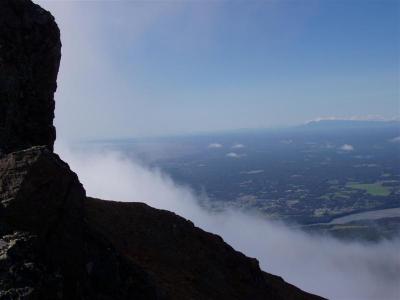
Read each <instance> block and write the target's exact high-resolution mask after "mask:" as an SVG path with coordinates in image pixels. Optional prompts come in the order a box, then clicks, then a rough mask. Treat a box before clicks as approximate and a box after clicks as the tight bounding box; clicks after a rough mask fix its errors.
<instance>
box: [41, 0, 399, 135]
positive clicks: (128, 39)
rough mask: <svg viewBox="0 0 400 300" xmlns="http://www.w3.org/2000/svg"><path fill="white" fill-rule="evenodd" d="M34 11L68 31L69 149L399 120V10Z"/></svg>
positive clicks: (97, 5) (65, 94)
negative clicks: (101, 142)
mask: <svg viewBox="0 0 400 300" xmlns="http://www.w3.org/2000/svg"><path fill="white" fill-rule="evenodd" d="M35 2H36V3H38V4H40V5H41V6H42V7H44V8H45V9H47V10H49V11H50V12H51V13H52V14H53V15H54V16H55V18H56V21H57V23H58V25H59V27H60V30H61V39H62V43H63V48H62V62H61V68H60V73H59V78H58V91H57V93H56V119H55V125H56V127H57V134H58V137H59V138H62V139H65V140H77V139H97V138H99V139H103V138H125V137H129V138H134V137H143V136H153V135H170V134H186V133H191V132H204V131H216V130H218V131H219V130H230V129H237V128H264V127H276V126H290V125H294V124H300V123H304V122H306V121H309V120H313V119H317V118H353V119H354V118H366V117H367V116H369V117H370V116H374V118H375V117H376V118H379V119H382V118H383V119H391V118H394V117H398V116H399V115H400V88H399V83H400V58H399V53H400V43H399V42H400V25H399V20H400V18H399V17H400V2H399V1H390V0H379V1H378V0H376V1H368V0H346V1H344V0H298V1H294V0H293V1H285V0H270V1H257V0H251V1H239V0H237V1H228V0H220V1H218V0H206V1H200V0H174V1H167V0H157V1H151V0H149V1H128V0H126V1H123V0H121V1H56V0H53V1H49V0H48V1H35Z"/></svg>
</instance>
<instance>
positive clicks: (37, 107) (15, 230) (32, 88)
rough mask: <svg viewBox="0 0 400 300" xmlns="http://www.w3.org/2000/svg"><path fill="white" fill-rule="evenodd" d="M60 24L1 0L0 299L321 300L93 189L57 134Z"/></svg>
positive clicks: (217, 242) (216, 240) (188, 226)
mask: <svg viewBox="0 0 400 300" xmlns="http://www.w3.org/2000/svg"><path fill="white" fill-rule="evenodd" d="M60 58H61V42H60V33H59V29H58V27H57V24H56V23H55V21H54V18H53V17H52V16H51V14H50V13H48V12H47V11H45V10H43V9H42V8H40V7H39V6H38V5H35V4H33V3H32V2H31V1H30V0H2V1H0V299H322V298H320V297H318V296H314V295H311V294H308V293H306V292H303V291H301V290H300V289H298V288H296V287H294V286H293V285H290V284H288V283H286V282H285V281H284V280H283V279H281V278H280V277H278V276H275V275H271V274H268V273H265V272H263V271H262V270H261V269H260V267H259V265H258V262H257V260H256V259H252V258H248V257H246V256H245V255H243V254H242V253H240V252H238V251H235V250H234V249H233V248H232V247H230V246H229V245H227V244H226V243H225V242H224V241H223V240H222V238H221V237H219V236H217V235H213V234H210V233H207V232H205V231H203V230H201V229H199V228H196V227H195V226H194V225H193V224H192V223H191V222H190V221H188V220H185V219H183V218H181V217H179V216H177V215H175V214H173V213H171V212H168V211H162V210H157V209H154V208H151V207H149V206H147V205H145V204H142V203H119V202H113V201H103V200H98V199H92V198H88V197H87V196H86V192H85V190H84V188H83V186H82V184H81V183H80V182H79V179H78V176H77V175H76V174H75V173H74V172H72V171H71V170H70V168H69V166H68V164H66V163H65V162H64V161H62V160H61V158H60V157H59V156H58V155H57V154H55V153H53V144H54V141H55V128H54V126H53V118H54V92H55V90H56V87H57V84H56V80H57V73H58V68H59V63H60Z"/></svg>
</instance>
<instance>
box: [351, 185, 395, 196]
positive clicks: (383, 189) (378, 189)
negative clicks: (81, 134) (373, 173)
mask: <svg viewBox="0 0 400 300" xmlns="http://www.w3.org/2000/svg"><path fill="white" fill-rule="evenodd" d="M346 187H348V188H351V189H356V190H364V191H365V192H367V193H368V194H370V195H371V196H389V195H390V192H391V189H390V187H387V186H384V185H382V182H375V183H357V182H349V183H347V184H346Z"/></svg>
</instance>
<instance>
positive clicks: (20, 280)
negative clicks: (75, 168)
mask: <svg viewBox="0 0 400 300" xmlns="http://www.w3.org/2000/svg"><path fill="white" fill-rule="evenodd" d="M85 200H86V195H85V190H84V189H83V187H82V185H81V184H80V183H79V180H78V177H77V176H76V174H75V173H73V172H72V171H71V170H70V169H69V167H68V165H67V164H66V163H64V162H63V161H62V160H61V159H60V158H59V157H58V156H57V155H56V154H53V153H51V152H50V151H49V150H48V149H47V148H46V147H44V146H42V147H33V148H29V149H27V150H23V151H19V152H14V153H11V154H9V155H7V156H5V157H4V158H3V159H2V160H0V234H1V235H0V236H1V237H0V299H16V298H17V299H18V298H20V297H27V299H162V298H165V297H163V296H162V294H163V293H162V292H161V291H160V292H158V291H157V289H156V287H155V284H154V283H153V281H152V279H151V278H150V276H148V274H147V272H146V271H145V270H143V269H142V268H141V267H139V266H137V265H135V264H134V263H132V262H130V261H129V260H128V259H126V258H124V257H123V256H122V255H120V254H119V253H118V252H117V251H116V250H115V248H114V246H113V245H112V244H111V243H110V242H109V241H107V239H106V238H105V237H104V236H103V235H102V234H100V233H99V232H97V231H96V230H93V229H91V228H90V226H88V225H87V223H86V221H85V210H84V202H85ZM157 293H158V294H157ZM24 299H25V298H24Z"/></svg>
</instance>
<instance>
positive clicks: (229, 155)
mask: <svg viewBox="0 0 400 300" xmlns="http://www.w3.org/2000/svg"><path fill="white" fill-rule="evenodd" d="M226 156H227V157H231V158H241V157H243V156H246V154H239V153H236V152H229V153H227V154H226Z"/></svg>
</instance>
